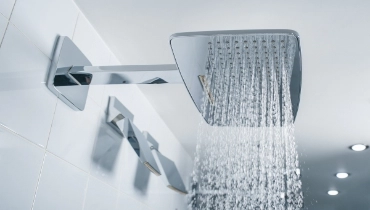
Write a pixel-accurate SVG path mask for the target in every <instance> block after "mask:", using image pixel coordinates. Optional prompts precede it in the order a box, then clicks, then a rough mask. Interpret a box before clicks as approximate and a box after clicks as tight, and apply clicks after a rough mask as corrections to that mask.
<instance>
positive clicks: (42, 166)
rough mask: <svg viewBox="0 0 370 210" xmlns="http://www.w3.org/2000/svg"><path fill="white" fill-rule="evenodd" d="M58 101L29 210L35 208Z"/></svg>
mask: <svg viewBox="0 0 370 210" xmlns="http://www.w3.org/2000/svg"><path fill="white" fill-rule="evenodd" d="M58 99H59V96H58V97H57V100H56V103H55V107H54V113H53V119H52V120H51V125H50V129H49V134H48V139H47V141H46V144H45V148H44V158H43V160H42V165H41V169H40V174H39V177H38V180H37V185H36V189H35V195H34V197H33V201H32V207H31V210H33V209H34V207H35V202H36V196H37V192H38V189H39V185H40V181H41V176H42V171H43V169H44V164H45V159H46V155H47V147H48V143H49V139H50V134H51V129H52V127H53V122H54V118H55V112H56V109H57V105H58Z"/></svg>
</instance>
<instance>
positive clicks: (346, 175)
mask: <svg viewBox="0 0 370 210" xmlns="http://www.w3.org/2000/svg"><path fill="white" fill-rule="evenodd" d="M335 176H337V177H338V178H339V179H345V178H347V177H348V173H337V174H336V175H335Z"/></svg>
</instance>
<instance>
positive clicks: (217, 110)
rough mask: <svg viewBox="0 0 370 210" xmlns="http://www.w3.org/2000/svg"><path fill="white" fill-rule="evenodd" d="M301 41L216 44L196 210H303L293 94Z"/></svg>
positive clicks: (208, 77) (267, 38) (228, 39)
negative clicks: (293, 78) (298, 48)
mask: <svg viewBox="0 0 370 210" xmlns="http://www.w3.org/2000/svg"><path fill="white" fill-rule="evenodd" d="M295 39H296V38H295V37H294V36H292V35H286V34H281V35H279V34H260V35H258V34H257V35H256V34H254V35H236V36H235V35H230V36H214V37H212V38H211V39H210V41H209V43H208V52H209V53H208V62H207V66H206V74H205V75H204V77H203V79H204V81H203V83H204V90H205V91H204V94H203V95H204V96H203V106H202V110H201V113H202V115H203V116H204V117H205V119H207V121H208V123H206V122H201V124H200V125H199V131H198V144H197V150H196V157H195V165H194V171H193V175H192V183H193V190H192V193H191V195H190V200H191V202H190V205H189V208H190V209H247V210H257V209H259V210H272V209H278V210H285V209H287V210H296V209H301V208H302V206H303V196H302V192H301V181H300V179H299V169H298V166H299V163H298V155H297V152H296V145H295V140H294V124H293V121H294V119H293V114H292V105H291V101H290V90H289V84H290V79H291V73H292V68H293V61H294V55H295V50H296V41H295Z"/></svg>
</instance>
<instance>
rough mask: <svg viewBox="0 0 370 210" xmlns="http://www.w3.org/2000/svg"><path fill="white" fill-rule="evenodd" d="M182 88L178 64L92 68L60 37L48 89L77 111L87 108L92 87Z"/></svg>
mask: <svg viewBox="0 0 370 210" xmlns="http://www.w3.org/2000/svg"><path fill="white" fill-rule="evenodd" d="M168 83H171V84H183V80H182V78H181V76H180V73H179V71H178V69H177V66H176V65H175V64H163V65H122V66H92V64H91V63H90V61H89V60H88V59H87V58H86V56H85V55H84V54H83V53H82V52H81V50H80V49H79V48H78V47H77V46H76V45H75V44H74V43H73V41H72V40H71V39H70V38H68V37H65V36H61V37H59V39H58V41H57V44H56V47H55V52H54V56H53V59H52V63H51V66H50V71H49V76H48V80H47V87H48V88H49V90H50V91H51V92H53V93H54V94H55V95H56V96H57V97H59V99H60V100H62V101H63V102H64V103H66V104H67V105H69V106H70V107H71V108H72V109H74V110H79V111H82V110H84V108H85V104H86V100H87V96H88V91H89V86H90V85H105V84H168Z"/></svg>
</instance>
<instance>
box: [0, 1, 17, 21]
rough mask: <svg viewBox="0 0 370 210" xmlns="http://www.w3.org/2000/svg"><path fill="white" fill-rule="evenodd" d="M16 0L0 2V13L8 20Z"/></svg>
mask: <svg viewBox="0 0 370 210" xmlns="http://www.w3.org/2000/svg"><path fill="white" fill-rule="evenodd" d="M14 3H15V0H0V13H1V14H3V15H4V16H5V17H6V18H9V17H10V14H11V12H12V9H13V6H14Z"/></svg>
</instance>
